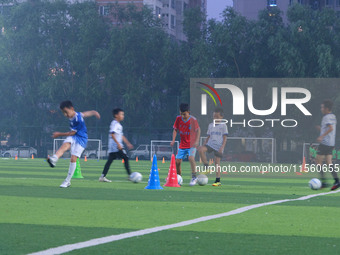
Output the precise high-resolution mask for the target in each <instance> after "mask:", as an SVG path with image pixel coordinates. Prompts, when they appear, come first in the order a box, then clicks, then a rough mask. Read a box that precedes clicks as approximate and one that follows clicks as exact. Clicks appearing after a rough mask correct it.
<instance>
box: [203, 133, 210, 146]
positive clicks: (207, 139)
mask: <svg viewBox="0 0 340 255" xmlns="http://www.w3.org/2000/svg"><path fill="white" fill-rule="evenodd" d="M209 138H210V135H208V136H207V138H205V141H204V143H203V146H205V145H206V144H207V143H208V141H209Z"/></svg>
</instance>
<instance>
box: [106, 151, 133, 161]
mask: <svg viewBox="0 0 340 255" xmlns="http://www.w3.org/2000/svg"><path fill="white" fill-rule="evenodd" d="M109 157H110V158H111V159H112V160H115V159H117V158H118V159H126V158H129V157H128V155H127V154H126V151H125V150H124V149H123V150H119V151H116V152H111V153H109Z"/></svg>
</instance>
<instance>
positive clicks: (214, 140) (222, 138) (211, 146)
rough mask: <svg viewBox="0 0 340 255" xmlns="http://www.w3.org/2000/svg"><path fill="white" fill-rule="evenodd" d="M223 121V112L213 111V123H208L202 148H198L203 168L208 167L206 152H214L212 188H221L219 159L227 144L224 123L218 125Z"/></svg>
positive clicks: (226, 129)
mask: <svg viewBox="0 0 340 255" xmlns="http://www.w3.org/2000/svg"><path fill="white" fill-rule="evenodd" d="M221 119H223V110H222V109H221V108H217V109H215V111H214V123H210V124H209V127H208V132H207V135H208V137H207V138H206V140H205V142H204V144H203V146H201V147H200V148H199V154H200V157H201V159H202V162H203V164H204V166H205V167H208V161H207V157H206V152H209V153H210V152H214V155H215V166H216V169H215V171H216V181H215V182H214V183H213V186H221V165H220V162H221V158H222V156H223V151H224V147H225V145H226V143H227V135H228V127H227V125H226V124H225V123H218V122H219V120H221Z"/></svg>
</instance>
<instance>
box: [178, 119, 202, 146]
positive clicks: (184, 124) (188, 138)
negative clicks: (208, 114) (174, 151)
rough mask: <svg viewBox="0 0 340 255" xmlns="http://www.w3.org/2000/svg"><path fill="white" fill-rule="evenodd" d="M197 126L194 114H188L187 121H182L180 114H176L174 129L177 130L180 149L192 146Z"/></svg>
mask: <svg viewBox="0 0 340 255" xmlns="http://www.w3.org/2000/svg"><path fill="white" fill-rule="evenodd" d="M199 128H200V127H199V125H198V121H197V119H196V118H195V117H194V116H191V115H190V117H189V119H188V120H187V121H184V120H183V118H182V116H177V118H176V121H175V124H174V129H175V130H177V132H178V133H179V135H180V137H181V141H180V143H179V148H180V149H189V148H191V147H194V144H195V142H196V138H197V131H198V129H199Z"/></svg>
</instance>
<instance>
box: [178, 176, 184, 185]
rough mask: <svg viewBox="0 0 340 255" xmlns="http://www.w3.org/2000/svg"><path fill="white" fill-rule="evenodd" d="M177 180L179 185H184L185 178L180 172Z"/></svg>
mask: <svg viewBox="0 0 340 255" xmlns="http://www.w3.org/2000/svg"><path fill="white" fill-rule="evenodd" d="M177 181H178V185H179V186H182V184H183V178H182V176H180V175H179V174H178V175H177Z"/></svg>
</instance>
